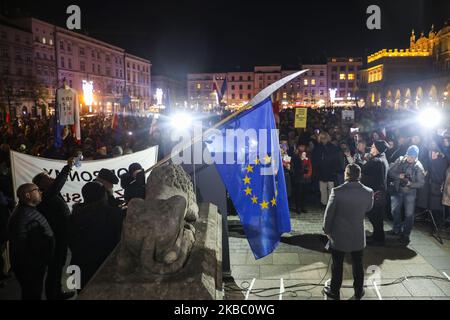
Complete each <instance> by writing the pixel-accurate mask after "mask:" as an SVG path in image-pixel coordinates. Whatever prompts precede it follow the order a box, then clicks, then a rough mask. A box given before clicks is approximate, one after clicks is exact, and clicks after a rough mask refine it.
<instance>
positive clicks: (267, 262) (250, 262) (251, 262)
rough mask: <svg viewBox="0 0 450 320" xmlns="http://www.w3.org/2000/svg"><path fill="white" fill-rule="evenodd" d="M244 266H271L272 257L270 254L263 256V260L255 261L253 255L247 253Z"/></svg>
mask: <svg viewBox="0 0 450 320" xmlns="http://www.w3.org/2000/svg"><path fill="white" fill-rule="evenodd" d="M246 264H247V265H250V266H253V265H259V266H262V265H273V255H272V254H271V255H268V256H265V257H264V258H261V259H258V260H256V259H255V256H254V255H253V253H249V254H247V260H246Z"/></svg>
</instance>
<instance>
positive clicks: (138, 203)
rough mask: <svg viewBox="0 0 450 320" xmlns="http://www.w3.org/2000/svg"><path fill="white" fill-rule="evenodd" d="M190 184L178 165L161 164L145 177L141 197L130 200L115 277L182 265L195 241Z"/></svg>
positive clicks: (173, 269)
mask: <svg viewBox="0 0 450 320" xmlns="http://www.w3.org/2000/svg"><path fill="white" fill-rule="evenodd" d="M198 211H199V208H198V206H197V203H196V199H195V193H194V189H193V185H192V182H191V179H190V177H189V175H188V174H187V173H186V172H185V171H184V170H183V168H182V167H180V166H177V165H173V164H164V165H162V166H160V167H157V168H155V169H154V170H153V171H152V173H151V174H150V176H149V178H148V180H147V186H146V196H145V200H142V199H132V200H131V201H130V202H129V204H128V211H127V217H126V219H125V222H124V225H123V233H122V242H121V244H120V247H119V248H118V254H117V265H118V269H117V275H116V276H117V279H118V280H120V279H122V278H123V277H124V276H126V275H129V274H135V273H138V274H140V275H143V276H145V275H152V274H153V275H155V274H157V275H164V274H172V273H176V272H178V271H179V270H181V269H182V268H183V266H184V265H185V263H186V261H187V260H188V258H189V253H190V251H191V249H192V247H193V244H194V242H195V229H194V227H193V225H192V223H193V222H195V221H196V220H197V218H198Z"/></svg>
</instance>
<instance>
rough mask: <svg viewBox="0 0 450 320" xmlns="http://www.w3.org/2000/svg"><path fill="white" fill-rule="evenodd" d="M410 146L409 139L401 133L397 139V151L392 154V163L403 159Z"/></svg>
mask: <svg viewBox="0 0 450 320" xmlns="http://www.w3.org/2000/svg"><path fill="white" fill-rule="evenodd" d="M408 146H409V144H408V139H407V137H406V136H405V135H404V134H403V133H401V134H400V135H399V137H398V139H397V149H396V150H395V152H394V153H393V154H392V156H391V159H390V161H391V162H390V163H394V162H395V161H397V159H398V158H400V157H403V156H404V155H405V153H406V150H408Z"/></svg>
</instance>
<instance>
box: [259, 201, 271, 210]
mask: <svg viewBox="0 0 450 320" xmlns="http://www.w3.org/2000/svg"><path fill="white" fill-rule="evenodd" d="M261 209H269V203H268V202H267V201H263V202H261Z"/></svg>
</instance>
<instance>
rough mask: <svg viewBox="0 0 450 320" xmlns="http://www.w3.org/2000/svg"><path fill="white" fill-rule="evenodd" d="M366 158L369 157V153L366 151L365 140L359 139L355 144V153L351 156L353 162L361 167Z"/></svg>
mask: <svg viewBox="0 0 450 320" xmlns="http://www.w3.org/2000/svg"><path fill="white" fill-rule="evenodd" d="M368 159H369V154H368V153H367V144H366V141H365V140H359V141H358V144H357V145H356V152H355V155H354V156H353V163H355V164H357V165H358V166H360V167H362V166H363V165H365V164H366V162H367V160H368Z"/></svg>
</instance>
